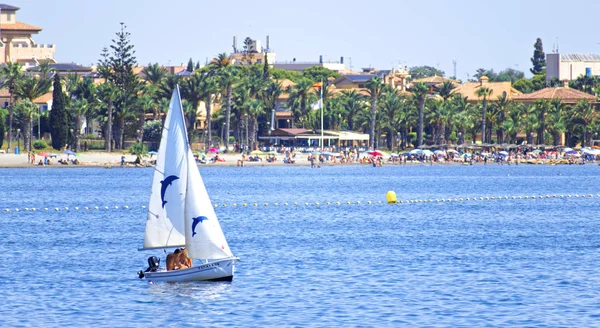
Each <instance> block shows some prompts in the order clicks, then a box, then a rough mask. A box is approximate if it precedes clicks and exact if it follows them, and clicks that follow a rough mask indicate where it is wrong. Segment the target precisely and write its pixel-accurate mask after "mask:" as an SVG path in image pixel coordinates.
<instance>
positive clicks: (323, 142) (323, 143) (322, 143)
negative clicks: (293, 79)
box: [321, 80, 325, 150]
mask: <svg viewBox="0 0 600 328" xmlns="http://www.w3.org/2000/svg"><path fill="white" fill-rule="evenodd" d="M323 107H325V104H324V103H323V80H321V150H323V149H325V140H323Z"/></svg>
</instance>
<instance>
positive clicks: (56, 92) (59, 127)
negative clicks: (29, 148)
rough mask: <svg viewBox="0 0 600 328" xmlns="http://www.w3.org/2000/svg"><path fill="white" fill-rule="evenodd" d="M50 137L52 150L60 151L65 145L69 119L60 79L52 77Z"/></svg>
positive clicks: (55, 76) (57, 76)
mask: <svg viewBox="0 0 600 328" xmlns="http://www.w3.org/2000/svg"><path fill="white" fill-rule="evenodd" d="M50 135H51V136H52V148H54V149H57V150H58V149H61V148H62V147H63V146H64V145H65V144H67V138H68V135H69V117H68V114H67V110H66V108H65V94H64V93H63V89H62V85H61V79H60V76H59V75H58V74H56V75H54V83H53V91H52V110H51V111H50Z"/></svg>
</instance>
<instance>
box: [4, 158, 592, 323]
mask: <svg viewBox="0 0 600 328" xmlns="http://www.w3.org/2000/svg"><path fill="white" fill-rule="evenodd" d="M200 171H201V173H202V176H203V178H204V181H205V184H206V187H207V189H208V192H209V194H210V195H211V198H212V201H213V203H216V204H219V206H218V208H217V209H216V211H217V215H218V216H219V219H220V221H221V225H222V227H223V230H224V232H225V236H226V237H227V239H228V242H229V245H230V247H231V249H232V251H233V252H234V254H235V255H236V256H239V257H240V258H241V262H240V263H239V265H238V266H237V268H236V270H237V271H236V275H235V277H234V280H233V282H231V283H186V284H150V283H148V282H147V281H144V280H140V279H138V278H137V275H136V272H137V271H138V270H140V269H144V268H145V267H146V266H147V263H146V259H147V258H148V257H149V256H151V255H160V256H161V257H162V258H163V262H164V254H163V253H162V251H142V252H139V251H137V249H138V248H139V247H141V246H142V243H143V235H144V224H145V220H146V210H145V209H144V208H142V206H144V205H147V202H148V199H149V195H150V185H151V180H152V173H153V169H152V168H143V169H134V168H112V169H105V168H24V169H0V181H1V185H2V188H0V210H2V212H0V233H1V241H0V252H1V253H2V257H1V259H0V299H1V303H0V304H1V305H0V322H1V325H2V326H3V327H20V326H26V327H64V326H75V327H113V326H114V327H155V326H168V327H189V326H199V327H221V326H233V327H265V326H276V327H413V326H419V327H422V326H429V327H432V326H445V327H448V326H452V327H517V326H527V327H557V326H564V327H592V326H600V278H599V275H598V263H599V255H600V219H599V217H598V216H599V210H600V206H599V205H600V198H599V197H598V196H597V194H600V166H597V165H584V166H580V165H573V166H543V165H538V166H535V165H518V166H516V165H513V166H496V165H487V166H484V165H475V166H462V165H449V166H443V165H438V166H428V165H424V166H420V165H413V166H398V165H388V166H383V167H380V168H373V167H371V166H356V165H353V166H343V167H342V166H326V167H322V168H319V169H311V168H309V167H307V166H290V167H284V166H275V167H261V166H256V167H244V168H237V167H214V166H211V167H209V166H201V167H200ZM390 190H391V191H394V192H395V193H396V194H397V197H398V198H399V199H401V200H404V201H406V200H429V199H431V200H432V202H425V203H424V202H419V203H416V202H415V203H411V202H409V203H407V202H403V203H402V204H397V205H388V204H386V203H385V196H386V192H387V191H390ZM546 195H548V196H549V197H548V198H546ZM554 195H556V197H553V196H554ZM569 195H570V197H569ZM590 195H592V196H593V197H590ZM499 196H501V197H502V199H501V200H498V197H499ZM505 196H508V197H509V199H505V198H504V197H505ZM512 196H515V197H518V196H521V199H518V198H517V199H512ZM525 196H527V199H525ZM532 196H536V198H535V199H532V198H531V197H532ZM539 196H543V198H541V199H540V198H538V197H539ZM561 196H562V197H561ZM583 196H585V197H583ZM467 197H468V198H470V200H469V201H466V200H464V199H466V198H467ZM473 197H476V198H477V200H472V198H473ZM480 197H483V198H484V200H479V199H480ZM486 197H487V198H489V200H485V198H486ZM491 197H494V199H493V200H492V199H491ZM455 198H456V199H460V198H463V201H460V200H459V201H454V199H455ZM441 199H444V200H445V201H444V202H441V201H436V200H441ZM449 199H450V200H451V201H448V200H449ZM379 201H381V202H382V204H378V202H379ZM286 202H287V203H288V205H287V206H284V203H286ZM295 202H296V203H298V205H294V203H295ZM317 202H318V203H319V205H316V203H317ZM327 202H329V203H330V204H329V205H328V204H327ZM337 202H339V203H340V204H339V205H337ZM348 202H350V203H351V204H347V203H348ZM359 202H360V203H359ZM368 202H371V204H369V203H368ZM234 203H235V204H237V206H233V204H234ZM244 203H247V204H248V206H246V207H244V206H241V205H242V204H244ZM254 203H256V204H257V206H254ZM265 203H266V204H268V206H265ZM275 203H277V204H278V205H277V206H275ZM305 203H309V205H305ZM223 204H226V206H223ZM86 206H87V207H88V208H89V209H88V210H85V209H84V207H86ZM95 206H98V208H99V209H95ZM105 206H107V207H108V209H105ZM115 206H117V207H118V209H116V208H115ZM124 206H127V207H129V208H128V209H125V208H124ZM65 207H68V208H69V210H68V211H67V210H65ZM75 207H79V210H76V209H75ZM6 208H8V209H10V211H9V212H6V211H5V209H6ZM15 208H18V209H19V211H18V212H16V211H15ZM25 208H28V209H30V210H28V211H25V210H24V209H25ZM31 208H36V211H31ZM44 208H48V210H47V211H46V210H44ZM56 208H58V209H59V210H58V211H56V210H55V209H56ZM40 209H41V210H40Z"/></svg>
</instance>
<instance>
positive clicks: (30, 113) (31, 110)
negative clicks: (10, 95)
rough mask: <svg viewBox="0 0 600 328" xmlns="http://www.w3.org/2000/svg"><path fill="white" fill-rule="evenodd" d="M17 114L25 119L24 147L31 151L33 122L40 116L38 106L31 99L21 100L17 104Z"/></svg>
mask: <svg viewBox="0 0 600 328" xmlns="http://www.w3.org/2000/svg"><path fill="white" fill-rule="evenodd" d="M15 112H17V113H18V114H19V116H20V117H21V118H22V119H23V141H24V143H23V146H24V147H25V149H26V150H27V151H30V150H31V128H32V124H31V122H32V121H33V119H35V118H37V116H38V106H37V105H36V104H34V103H33V102H32V101H31V100H29V99H21V100H19V101H18V102H17V103H16V104H15Z"/></svg>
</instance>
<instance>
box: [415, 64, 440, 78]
mask: <svg viewBox="0 0 600 328" xmlns="http://www.w3.org/2000/svg"><path fill="white" fill-rule="evenodd" d="M408 72H409V73H410V76H411V77H412V78H413V79H420V78H422V77H428V76H444V75H445V74H444V71H441V70H439V69H437V68H435V67H432V66H413V67H411V68H409V69H408Z"/></svg>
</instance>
